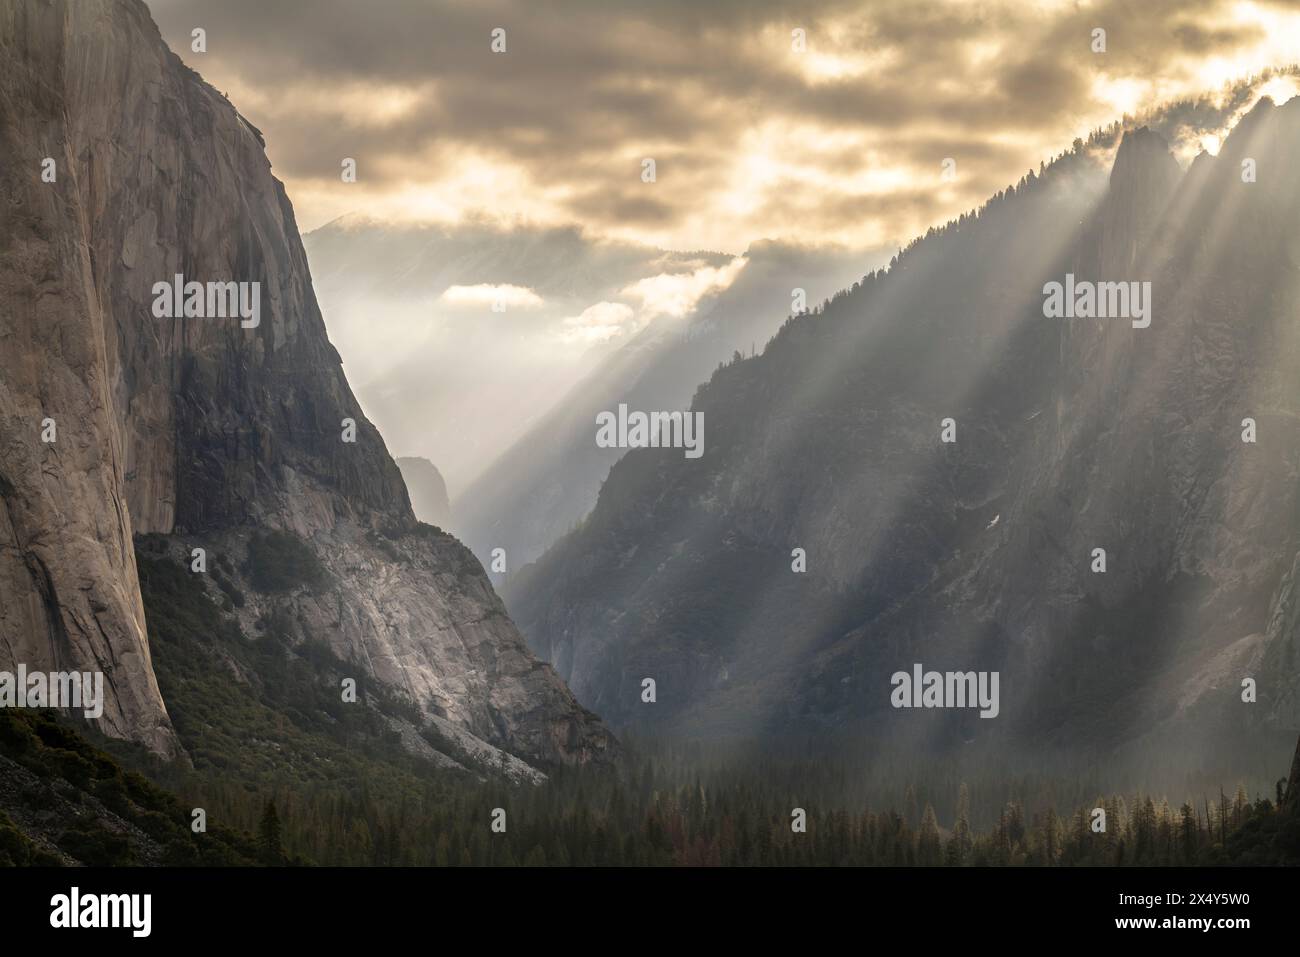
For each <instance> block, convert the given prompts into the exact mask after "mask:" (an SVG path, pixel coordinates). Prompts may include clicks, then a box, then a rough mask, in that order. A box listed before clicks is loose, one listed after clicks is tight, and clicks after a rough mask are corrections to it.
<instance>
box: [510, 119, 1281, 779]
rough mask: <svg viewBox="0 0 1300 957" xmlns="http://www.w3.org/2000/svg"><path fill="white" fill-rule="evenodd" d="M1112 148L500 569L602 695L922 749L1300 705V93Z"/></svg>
mask: <svg viewBox="0 0 1300 957" xmlns="http://www.w3.org/2000/svg"><path fill="white" fill-rule="evenodd" d="M1110 147H1113V143H1111V142H1110V141H1108V140H1107V138H1106V137H1100V138H1098V139H1097V140H1096V141H1095V142H1093V143H1089V144H1083V143H1082V142H1077V143H1076V145H1075V148H1074V149H1073V150H1071V151H1070V152H1068V153H1067V154H1064V155H1063V156H1062V157H1060V158H1059V159H1058V160H1056V161H1055V162H1053V163H1052V164H1050V165H1049V166H1047V167H1046V168H1045V169H1044V170H1043V171H1042V174H1041V175H1035V174H1033V173H1031V174H1029V176H1027V177H1026V178H1025V179H1024V180H1022V181H1021V183H1020V184H1019V185H1018V186H1017V187H1015V188H1013V189H1011V190H1008V191H1006V192H1005V193H1000V194H998V195H997V196H996V197H994V198H993V199H991V200H990V201H989V202H988V204H987V205H985V206H984V207H983V208H982V209H981V210H979V211H978V212H977V213H972V214H969V215H964V216H962V217H961V218H960V219H959V220H957V221H955V222H953V223H950V224H949V225H948V226H947V227H945V228H943V229H938V230H931V232H930V234H928V235H927V236H926V237H924V238H922V239H920V240H918V241H916V242H914V243H913V244H912V245H910V246H909V247H908V248H907V249H906V250H904V251H903V252H902V253H901V254H900V255H899V256H898V257H897V258H896V260H895V261H894V262H893V263H892V264H891V267H890V268H889V269H888V270H887V271H880V272H875V273H871V274H869V275H868V276H867V277H866V278H865V279H864V280H863V281H862V282H861V283H859V284H855V285H854V286H853V287H852V288H851V289H849V290H846V291H845V292H843V293H842V294H840V295H837V296H836V297H835V298H834V299H833V300H832V301H831V302H830V303H829V304H828V305H827V307H826V308H825V309H824V310H819V311H818V313H817V314H814V315H807V316H800V317H797V318H794V319H792V320H790V321H788V322H787V323H786V325H785V326H784V327H783V328H782V329H781V330H780V332H779V333H778V334H777V335H776V336H775V338H774V339H773V340H772V341H771V342H770V343H769V344H768V345H767V346H766V348H765V349H764V350H763V351H762V353H761V354H760V355H757V356H755V357H753V358H743V359H738V360H737V361H733V362H731V363H729V364H728V365H727V366H726V367H725V368H723V369H721V370H719V371H718V372H717V373H716V374H714V375H713V376H712V378H711V379H710V380H709V381H708V383H707V384H706V385H704V386H703V387H702V388H701V389H700V391H699V392H698V393H697V394H696V396H695V400H694V404H693V409H695V410H697V411H699V412H702V413H703V416H704V422H705V433H706V436H707V443H706V449H705V453H704V455H703V456H702V457H701V458H699V459H688V458H686V457H684V456H683V455H682V454H681V451H680V450H676V449H642V450H635V451H631V452H628V453H627V454H626V455H624V456H623V457H622V458H621V459H620V460H619V461H618V462H617V464H615V465H614V466H613V468H612V469H611V470H610V472H609V475H608V478H607V480H606V481H605V483H604V485H603V487H602V488H601V490H600V494H599V499H598V502H597V504H596V506H595V508H594V510H593V511H592V512H591V514H590V515H589V516H587V517H586V519H585V520H584V521H583V523H582V525H581V526H580V527H579V528H578V529H577V530H576V531H574V532H573V533H572V534H570V535H568V536H567V537H565V538H564V539H563V540H562V541H561V542H560V543H558V544H557V545H556V546H554V547H553V548H552V549H551V550H549V551H548V552H547V553H546V554H545V555H544V556H543V557H542V558H541V559H540V560H539V561H538V562H537V563H536V564H534V565H532V566H530V567H529V568H527V569H525V570H524V571H523V572H521V574H520V575H519V577H518V578H517V579H516V580H515V581H514V582H512V584H511V587H510V588H509V590H508V592H507V599H508V602H509V605H510V608H511V611H512V613H513V614H514V616H515V618H516V620H518V621H519V622H520V623H521V627H522V628H523V630H524V632H525V634H526V635H527V636H528V638H529V641H530V643H531V644H532V646H533V647H534V648H535V649H536V650H537V651H538V652H539V654H541V655H543V656H545V657H546V658H547V659H549V660H550V661H552V662H553V663H554V664H555V665H556V667H557V669H558V670H559V672H560V673H561V675H563V676H564V677H565V678H566V679H567V680H568V682H569V683H570V686H571V687H572V688H573V689H574V690H575V692H576V693H577V694H578V696H579V698H580V699H581V700H582V701H583V702H584V703H585V704H587V705H589V706H590V707H592V708H594V709H596V710H597V711H599V712H600V713H601V714H602V715H604V716H606V717H607V718H608V719H610V720H612V721H614V722H616V723H617V724H620V725H625V726H636V725H649V726H652V727H654V728H656V729H657V730H659V731H660V732H669V733H680V734H688V735H694V734H704V733H708V734H712V735H718V734H735V735H749V736H757V737H762V736H764V735H769V734H772V733H774V732H776V731H779V730H784V729H790V728H800V729H805V730H808V729H813V730H815V729H823V730H824V729H839V728H848V727H852V728H860V729H862V730H863V732H864V733H865V734H866V735H868V736H870V737H874V738H876V739H884V738H888V739H889V740H890V741H891V742H892V743H894V744H896V745H898V746H901V747H909V746H912V747H918V748H925V749H931V750H933V749H943V748H948V747H955V746H969V747H972V748H978V747H980V746H982V745H987V744H989V743H990V742H1000V743H1002V744H1011V743H1015V744H1018V745H1021V746H1023V747H1024V748H1025V749H1027V750H1034V751H1037V750H1043V751H1047V750H1060V751H1063V752H1066V753H1072V754H1079V753H1080V752H1081V751H1082V750H1100V751H1110V750H1113V749H1116V748H1118V747H1119V746H1120V745H1121V744H1122V743H1129V744H1132V743H1133V742H1138V741H1156V740H1157V739H1159V740H1162V741H1166V742H1169V741H1173V742H1177V746H1178V747H1183V748H1185V749H1186V750H1187V751H1189V752H1195V753H1198V754H1202V755H1203V754H1205V753H1207V752H1208V751H1211V750H1213V749H1214V748H1216V747H1218V748H1220V751H1223V750H1225V749H1227V748H1228V745H1226V744H1222V743H1223V742H1226V741H1242V740H1247V739H1251V738H1253V737H1255V736H1258V735H1264V734H1268V733H1271V732H1272V731H1277V732H1279V734H1280V733H1281V732H1283V731H1286V730H1288V729H1289V731H1290V734H1289V735H1288V736H1287V740H1288V742H1289V740H1290V739H1291V738H1293V735H1294V729H1295V728H1296V727H1297V726H1300V697H1297V691H1298V690H1300V662H1298V661H1297V651H1298V649H1297V648H1296V644H1297V641H1300V638H1298V637H1297V630H1296V621H1297V615H1298V614H1300V605H1298V596H1297V585H1298V584H1300V582H1297V578H1296V576H1297V572H1298V570H1300V511H1297V508H1298V507H1300V497H1298V494H1297V493H1298V491H1300V486H1298V485H1297V479H1298V478H1300V392H1297V389H1296V387H1295V383H1296V382H1297V381H1298V375H1300V342H1298V339H1300V325H1297V316H1300V227H1298V226H1297V223H1300V215H1298V214H1300V182H1297V180H1296V178H1295V177H1294V176H1293V175H1291V174H1290V170H1291V169H1293V167H1294V164H1295V162H1296V158H1297V157H1300V100H1292V101H1290V102H1289V103H1288V104H1287V105H1285V106H1282V107H1276V106H1274V105H1273V104H1272V102H1271V101H1268V100H1267V99H1265V100H1262V101H1261V102H1260V104H1259V105H1258V106H1257V107H1256V108H1254V109H1253V110H1252V111H1251V112H1249V113H1248V114H1247V115H1245V116H1244V117H1243V118H1242V119H1241V120H1240V121H1239V122H1238V124H1237V126H1236V127H1235V129H1234V130H1233V131H1232V132H1231V135H1230V136H1229V137H1228V138H1227V139H1226V140H1225V142H1224V144H1223V146H1222V149H1221V151H1220V152H1219V154H1218V155H1217V156H1212V155H1209V154H1202V155H1200V156H1199V157H1197V158H1196V160H1195V161H1194V162H1193V163H1192V164H1191V166H1190V168H1188V169H1187V170H1186V171H1184V170H1182V169H1181V168H1180V166H1179V164H1178V163H1177V162H1176V161H1175V159H1174V157H1173V156H1172V155H1171V154H1170V151H1169V149H1168V147H1167V146H1166V143H1165V141H1164V140H1163V139H1162V138H1161V136H1160V135H1159V134H1158V133H1156V132H1154V131H1153V130H1151V129H1147V128H1138V129H1134V130H1130V131H1128V132H1127V133H1125V134H1124V136H1123V139H1122V143H1120V144H1119V145H1118V149H1117V150H1112V149H1111V148H1110ZM1112 155H1113V165H1112V166H1111V168H1110V169H1109V170H1107V169H1106V167H1105V166H1104V165H1102V164H1101V163H1100V162H1099V159H1100V158H1102V157H1105V158H1106V159H1107V160H1109V159H1110V157H1111V156H1112ZM1067 276H1070V277H1074V278H1077V279H1078V280H1086V281H1089V282H1103V281H1112V282H1126V283H1128V282H1138V283H1139V284H1140V283H1142V282H1149V283H1151V305H1152V311H1151V322H1150V325H1149V326H1148V327H1146V328H1140V327H1138V324H1135V322H1134V321H1130V320H1129V319H1128V318H1107V319H1099V318H1070V319H1066V318H1048V317H1047V316H1046V315H1045V312H1044V299H1045V295H1044V293H1045V285H1046V284H1047V283H1050V282H1059V283H1064V282H1066V281H1067ZM1070 281H1071V282H1072V281H1073V279H1071V280H1070ZM1140 288H1141V287H1140V286H1139V289H1140ZM1246 420H1252V421H1251V422H1247V421H1246ZM945 432H946V433H947V435H946V437H947V438H951V439H953V441H944V439H945ZM592 434H593V437H594V429H593V430H592ZM1251 438H1253V439H1255V441H1248V439H1251ZM797 549H799V550H802V554H803V555H804V556H806V571H804V572H800V571H796V570H793V569H794V568H795V567H796V564H797V561H798V557H797V553H796V552H795V550H797ZM1098 550H1103V551H1104V554H1103V552H1099V551H1098ZM1099 558H1100V559H1101V561H1099ZM918 663H919V664H921V665H922V666H923V667H924V668H925V669H936V670H939V671H962V672H966V671H990V672H991V671H997V672H999V673H1000V676H1001V704H1000V714H999V716H998V717H997V718H995V719H993V720H984V719H981V718H979V717H978V715H977V713H976V712H975V711H973V710H969V709H967V710H950V709H940V710H935V711H924V710H921V711H915V710H905V709H897V708H894V707H892V706H891V690H892V687H891V676H892V675H893V674H894V673H896V672H899V671H903V672H907V673H909V674H910V673H911V671H912V669H913V667H914V665H916V664H918ZM646 678H653V679H654V680H655V683H656V700H655V701H654V702H653V703H648V702H647V701H646V700H645V696H644V695H643V693H642V690H643V687H644V684H643V682H644V679H646ZM1221 745H1222V746H1221ZM1004 750H1006V751H1009V750H1010V749H1004ZM1276 760H1277V758H1276V754H1274V755H1273V757H1272V761H1273V762H1274V764H1275V763H1276Z"/></svg>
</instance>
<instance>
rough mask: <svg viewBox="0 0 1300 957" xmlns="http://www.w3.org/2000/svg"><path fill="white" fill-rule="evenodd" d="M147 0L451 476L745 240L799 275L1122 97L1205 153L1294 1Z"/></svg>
mask: <svg viewBox="0 0 1300 957" xmlns="http://www.w3.org/2000/svg"><path fill="white" fill-rule="evenodd" d="M147 2H148V4H149V6H150V8H151V11H152V12H153V14H154V17H155V19H156V20H157V22H158V24H159V26H160V28H161V30H162V33H163V36H164V38H165V39H166V40H167V42H168V43H169V44H170V45H171V47H172V49H173V50H175V51H176V52H177V53H178V54H179V55H180V56H181V57H182V59H184V60H185V61H186V62H187V63H188V64H189V65H190V66H191V67H193V68H194V69H195V70H197V71H198V72H199V73H201V74H202V75H203V76H204V77H205V78H206V79H207V80H208V81H209V82H210V83H212V84H213V85H214V86H215V87H216V88H217V89H218V90H221V91H223V92H225V93H226V94H227V95H228V96H229V97H230V99H231V101H232V102H233V103H234V105H235V106H236V107H237V108H238V109H239V110H240V111H241V112H242V113H243V114H244V115H245V116H246V117H247V118H248V119H249V120H250V121H251V122H252V123H254V124H255V125H256V126H258V127H259V128H260V129H262V131H263V132H264V133H265V135H266V143H267V152H268V154H269V155H270V158H271V162H272V164H273V166H274V171H275V173H276V174H277V175H278V176H279V177H280V178H281V179H282V180H284V182H285V184H286V187H287V189H288V192H289V197H290V199H291V200H292V201H293V204H294V208H295V210H296V212H297V216H298V224H299V227H300V228H301V229H302V230H303V232H304V233H310V232H312V231H315V232H314V233H313V234H312V235H310V236H308V238H307V242H306V245H307V250H308V254H309V256H310V259H311V263H312V273H313V278H314V280H315V285H316V290H317V295H318V297H319V298H320V302H321V305H322V307H323V310H324V313H325V317H326V322H327V324H328V327H329V330H330V336H331V339H332V340H333V341H334V342H335V344H336V345H337V346H338V348H339V351H340V353H341V354H342V356H343V358H344V363H345V368H346V370H347V372H348V376H349V379H350V381H351V382H352V385H353V387H354V388H355V389H356V390H357V394H358V396H359V397H360V399H361V402H362V404H363V406H364V408H365V409H366V412H367V414H368V415H369V416H370V417H371V418H372V419H373V420H374V421H375V422H376V424H377V425H378V426H379V428H380V430H381V432H382V433H383V434H384V436H385V439H386V440H387V441H388V443H389V446H390V448H391V449H392V450H393V451H394V452H395V453H396V454H400V455H422V456H425V457H427V458H430V459H431V460H433V461H434V462H435V463H436V464H438V465H439V467H440V468H442V469H443V471H444V474H445V475H446V477H447V480H448V483H449V485H450V486H451V488H452V491H453V495H456V494H459V493H460V492H461V491H463V490H465V489H467V488H472V485H473V482H474V479H475V477H476V476H477V475H478V474H480V472H481V471H482V470H483V469H485V468H487V467H488V466H489V465H490V464H491V462H492V461H494V460H495V458H496V457H497V456H498V455H500V454H501V453H502V452H503V451H505V450H506V449H507V448H508V447H509V445H510V444H511V443H512V442H513V441H515V440H516V439H517V438H518V437H520V436H522V435H523V434H525V433H526V431H527V430H528V429H529V428H530V427H531V423H533V422H535V421H538V420H539V419H540V418H541V416H542V415H543V414H544V413H545V412H546V411H547V410H548V409H549V408H551V407H553V406H554V404H556V403H558V402H561V401H563V398H562V397H563V396H564V395H565V394H566V393H568V392H569V391H570V390H572V389H575V388H577V387H578V385H579V384H580V383H581V382H582V381H583V379H584V377H586V376H587V375H589V374H592V373H593V372H594V370H596V369H598V368H599V367H600V366H601V364H602V363H603V362H606V361H612V359H611V357H612V356H613V355H614V354H615V353H616V351H617V350H619V349H622V348H630V349H634V350H639V351H644V350H645V349H646V348H647V345H646V341H647V337H648V336H661V335H667V336H674V335H678V334H680V333H679V331H678V330H676V329H674V328H669V329H667V330H666V331H665V330H664V329H663V328H662V327H663V326H664V324H665V323H666V322H667V323H673V322H679V323H681V324H683V328H684V326H685V325H686V324H688V323H690V322H691V321H693V320H692V317H693V316H697V315H700V314H703V313H706V312H707V311H708V310H709V309H711V308H714V307H715V306H716V305H717V298H718V297H719V296H727V295H728V294H729V289H730V287H731V286H732V284H733V283H736V282H737V277H739V276H740V275H741V273H742V271H743V270H744V269H746V268H748V266H749V265H750V264H751V263H752V262H753V260H752V259H751V258H750V257H748V256H746V255H745V253H746V251H747V250H752V249H762V250H763V253H762V255H763V257H764V266H763V269H764V274H765V275H766V276H768V277H769V278H771V279H772V280H773V281H772V288H773V289H777V290H782V289H785V290H789V289H793V288H794V287H800V288H806V289H807V290H808V291H809V293H810V301H811V302H816V301H817V298H818V297H819V296H821V295H829V294H830V293H832V292H833V291H834V290H835V289H836V288H841V287H842V286H845V285H849V284H851V283H852V282H853V281H854V280H855V279H857V278H859V277H861V276H862V275H863V274H864V273H866V272H868V271H869V270H871V269H873V268H875V267H877V266H880V265H883V264H884V263H886V262H888V259H889V256H890V254H891V252H893V251H894V250H895V249H897V248H898V247H899V246H901V245H905V244H906V243H907V242H908V241H909V240H910V239H912V238H913V237H914V236H916V235H918V234H921V233H924V232H925V230H926V229H927V228H928V227H930V226H932V225H938V224H941V223H943V222H945V221H946V220H948V219H950V218H953V217H955V216H957V215H959V214H960V213H962V212H963V211H966V210H969V209H972V208H975V207H978V206H979V205H980V204H981V203H982V202H983V201H984V200H985V199H986V198H987V197H988V196H989V195H991V194H993V193H995V192H997V191H998V190H1000V189H1003V188H1005V187H1006V186H1007V185H1008V184H1010V183H1014V182H1015V181H1017V180H1018V179H1019V178H1020V177H1022V176H1023V175H1024V174H1025V173H1026V172H1027V171H1028V170H1030V169H1037V168H1038V166H1039V163H1040V162H1041V161H1044V160H1050V159H1051V158H1052V157H1053V156H1055V155H1057V154H1059V153H1060V152H1062V151H1064V150H1066V149H1067V148H1068V147H1069V146H1070V144H1071V142H1072V141H1073V140H1074V139H1075V138H1076V137H1079V136H1083V137H1086V136H1087V134H1088V133H1089V132H1090V131H1091V130H1093V129H1095V128H1098V127H1105V126H1107V125H1108V124H1110V123H1112V122H1113V121H1115V120H1117V119H1119V118H1121V117H1122V116H1123V115H1124V114H1126V113H1127V114H1131V115H1134V116H1145V115H1147V114H1148V113H1149V112H1150V113H1152V114H1153V115H1156V114H1157V113H1160V112H1162V111H1163V118H1164V119H1169V118H1170V117H1173V118H1174V119H1175V120H1176V122H1174V121H1171V122H1167V123H1166V122H1161V123H1160V124H1159V126H1158V128H1160V129H1164V130H1170V129H1174V130H1176V131H1177V134H1176V135H1177V136H1178V137H1179V138H1180V139H1179V141H1178V142H1175V143H1174V146H1175V148H1176V149H1177V150H1178V152H1179V153H1180V155H1181V156H1183V158H1185V159H1187V160H1190V158H1191V155H1192V154H1193V153H1194V152H1195V151H1196V150H1197V149H1199V148H1201V146H1202V145H1204V146H1205V147H1207V148H1210V149H1211V150H1213V149H1214V148H1216V147H1217V140H1216V134H1217V133H1218V132H1219V131H1220V130H1221V129H1222V128H1223V127H1224V125H1225V124H1230V123H1231V122H1232V121H1233V120H1234V119H1235V117H1236V115H1238V114H1239V113H1241V112H1244V111H1245V110H1246V109H1247V108H1249V107H1250V106H1251V105H1253V102H1254V100H1255V99H1256V98H1257V97H1258V96H1259V95H1260V94H1261V93H1263V92H1268V93H1270V94H1272V95H1273V96H1274V98H1275V99H1277V100H1279V101H1281V100H1285V99H1286V98H1288V97H1289V95H1290V94H1291V93H1292V92H1293V80H1292V79H1291V75H1290V74H1286V75H1283V76H1278V77H1276V78H1269V76H1267V75H1266V76H1264V77H1263V78H1262V79H1255V80H1252V81H1251V82H1249V83H1245V84H1243V83H1242V81H1243V79H1244V78H1247V77H1249V76H1252V75H1254V76H1255V77H1257V78H1258V77H1259V75H1260V74H1261V73H1262V72H1263V71H1266V70H1268V69H1269V68H1273V67H1288V66H1291V65H1292V64H1294V63H1297V62H1300V0H1293V2H1278V0H1249V2H1238V0H1098V2H1091V3H1089V2H1075V0H1067V2H1060V0H985V2H977V0H968V2H948V0H853V2H846V0H803V2H768V0H147ZM196 28H202V30H203V31H205V34H206V37H205V38H206V50H205V51H203V52H196V51H195V50H194V49H193V48H192V40H191V36H192V31H194V30H195V29H196ZM497 31H504V51H503V52H494V49H493V47H494V35H495V36H496V38H497V39H496V41H495V45H496V46H497V47H500V46H501V43H502V40H501V34H499V33H497ZM1097 31H1105V37H1104V45H1105V49H1104V52H1099V51H1095V49H1094V48H1095V47H1099V46H1100V42H1099V40H1098V39H1097V36H1098V34H1097ZM1189 97H1190V98H1199V99H1196V101H1195V102H1194V104H1193V105H1192V106H1190V107H1183V108H1179V109H1178V110H1177V111H1175V112H1174V113H1168V112H1167V111H1165V106H1166V104H1168V103H1170V102H1172V101H1175V100H1179V99H1183V98H1189ZM347 158H350V159H353V160H355V162H356V173H357V178H356V182H344V181H343V177H342V176H341V173H342V163H343V161H344V160H345V159H347ZM646 160H653V161H654V166H655V176H654V181H653V182H647V181H646V179H645V177H644V171H645V162H646ZM945 161H950V162H949V163H947V164H945ZM945 168H947V169H949V170H951V171H952V173H955V175H946V173H945ZM326 227H327V228H326ZM756 244H757V245H756ZM813 261H816V262H820V263H822V264H824V265H825V267H826V268H824V269H821V270H819V271H817V273H816V274H815V275H814V274H813V272H812V271H810V270H809V269H808V267H807V264H808V263H809V262H813ZM783 269H784V270H785V273H783V272H782V270H783ZM786 273H788V276H789V279H788V282H782V281H781V280H780V279H779V278H776V277H779V276H782V275H785V274H786ZM826 286H829V287H830V288H823V287H826ZM790 305H791V300H790V296H789V295H788V294H786V293H785V292H781V293H780V294H779V295H774V296H773V298H772V301H771V302H770V303H768V304H767V305H766V307H765V312H764V314H763V316H762V317H761V318H762V319H763V320H764V321H765V322H768V323H769V328H771V329H775V328H776V327H777V325H779V323H780V322H781V321H782V320H783V319H784V318H785V316H786V315H787V314H788V312H789V310H790ZM755 308H756V307H755ZM701 341H704V340H701Z"/></svg>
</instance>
